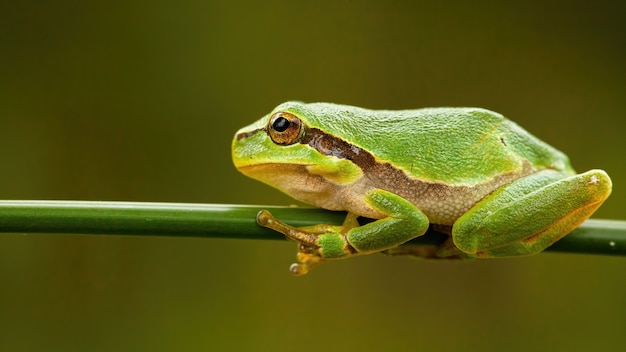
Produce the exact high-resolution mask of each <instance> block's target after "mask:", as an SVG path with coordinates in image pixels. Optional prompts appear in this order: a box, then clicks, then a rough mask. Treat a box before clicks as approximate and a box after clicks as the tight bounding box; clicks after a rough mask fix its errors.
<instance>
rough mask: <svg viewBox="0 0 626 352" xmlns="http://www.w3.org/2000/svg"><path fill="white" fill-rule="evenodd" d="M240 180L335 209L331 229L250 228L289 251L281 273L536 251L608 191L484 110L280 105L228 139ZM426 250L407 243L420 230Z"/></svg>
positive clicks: (270, 224)
mask: <svg viewBox="0 0 626 352" xmlns="http://www.w3.org/2000/svg"><path fill="white" fill-rule="evenodd" d="M232 160H233V163H234V165H235V167H236V168H237V169H238V170H239V171H240V172H241V173H243V174H244V175H246V176H248V177H251V178H253V179H256V180H258V181H261V182H263V183H265V184H267V185H269V186H271V187H274V188H276V189H278V190H280V191H282V192H284V193H286V194H287V195H289V196H291V197H292V198H294V199H296V200H298V201H300V202H302V203H305V204H309V205H313V206H316V207H320V208H324V209H328V210H332V211H345V212H346V213H347V215H346V217H345V220H344V221H343V223H342V224H341V225H337V224H316V225H312V226H306V227H293V226H291V225H288V224H286V223H284V222H282V221H280V220H279V219H276V218H275V217H274V216H273V215H272V214H271V213H270V212H269V211H267V210H261V211H260V212H259V213H258V215H257V218H256V222H257V223H258V224H259V225H260V226H263V227H266V228H269V229H271V230H274V231H277V232H280V233H282V234H284V235H285V236H286V237H287V238H288V239H291V240H294V241H296V242H297V243H298V250H297V255H296V258H297V262H296V263H294V264H292V265H291V267H290V271H291V272H292V273H293V274H294V275H304V274H306V273H308V272H309V270H310V269H311V268H313V267H315V266H317V265H319V264H320V263H323V262H326V261H329V260H334V259H341V258H349V257H354V256H358V255H364V254H370V253H385V254H390V255H412V256H416V257H422V258H428V259H482V258H502V257H516V256H525V255H532V254H537V253H540V252H542V251H543V250H544V249H546V248H548V247H549V246H550V245H552V244H553V243H555V242H556V241H558V240H559V239H561V238H563V237H564V236H566V235H567V234H568V233H570V232H571V231H572V230H574V229H575V228H576V227H578V226H579V225H580V224H581V223H582V222H584V221H585V220H586V219H587V218H589V217H590V216H591V215H592V214H593V213H594V212H595V211H596V209H598V207H600V205H601V204H602V203H603V202H604V201H605V200H606V199H607V197H608V196H609V195H610V193H611V189H612V182H611V179H610V177H609V176H608V174H607V173H606V172H605V171H604V170H601V169H592V170H589V171H587V172H583V173H577V172H576V171H574V169H573V167H572V165H571V163H570V161H569V158H568V156H567V155H565V154H564V153H563V152H561V151H559V150H557V149H556V148H554V147H552V146H550V145H549V144H547V143H546V142H543V141H542V140H540V139H539V138H537V137H535V136H534V135H532V134H530V133H529V132H527V131H526V130H525V129H523V128H522V127H520V126H519V125H518V124H516V123H515V122H513V121H512V120H510V119H508V118H506V117H504V116H503V115H501V114H499V113H496V112H494V111H490V110H487V109H483V108H472V107H432V108H421V109H405V110H372V109H366V108H361V107H357V106H350V105H341V104H334V103H303V102H299V101H288V102H285V103H282V104H280V105H278V106H277V107H276V108H274V109H273V110H272V111H271V112H270V113H269V114H267V115H265V116H263V117H262V118H261V119H259V120H257V121H256V122H254V123H252V124H251V125H249V126H246V127H243V128H241V129H240V130H238V131H237V132H236V134H235V136H234V138H233V141H232ZM429 228H430V229H432V230H434V231H436V232H440V233H442V234H445V240H443V242H441V243H438V244H436V245H410V244H406V243H407V242H409V241H411V240H413V239H415V238H417V237H419V236H422V235H424V234H425V233H426V232H427V230H428V229H429Z"/></svg>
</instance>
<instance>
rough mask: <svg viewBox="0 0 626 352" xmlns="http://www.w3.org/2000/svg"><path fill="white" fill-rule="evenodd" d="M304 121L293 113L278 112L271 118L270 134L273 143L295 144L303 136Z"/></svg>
mask: <svg viewBox="0 0 626 352" xmlns="http://www.w3.org/2000/svg"><path fill="white" fill-rule="evenodd" d="M303 130H304V129H303V126H302V121H300V119H299V118H298V117H297V116H296V115H294V114H291V113H288V112H277V113H275V114H274V115H272V117H271V118H270V123H269V125H268V132H269V135H270V138H272V141H274V143H276V144H280V145H289V144H294V143H297V142H299V141H300V138H301V137H302V135H303Z"/></svg>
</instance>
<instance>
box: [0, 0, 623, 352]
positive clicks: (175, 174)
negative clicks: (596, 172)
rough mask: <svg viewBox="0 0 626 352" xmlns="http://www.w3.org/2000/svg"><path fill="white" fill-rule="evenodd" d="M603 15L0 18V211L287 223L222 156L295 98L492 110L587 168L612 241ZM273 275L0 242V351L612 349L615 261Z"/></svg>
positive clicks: (607, 46) (618, 37)
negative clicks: (222, 216)
mask: <svg viewBox="0 0 626 352" xmlns="http://www.w3.org/2000/svg"><path fill="white" fill-rule="evenodd" d="M409 3H410V4H409ZM623 4H624V3H623V2H620V1H593V2H590V1H570V2H559V3H558V4H557V2H549V1H524V2H501V1H471V2H470V1H468V2H466V1H444V2H426V1H414V2H408V1H343V0H339V1H315V2H313V1H311V2H295V1H294V2H292V1H272V0H267V1H241V2H223V3H221V2H220V3H218V2H213V1H187V0H185V1H178V2H173V1H159V0H157V1H87V2H82V1H69V0H59V1H48V2H45V1H2V2H1V3H0V160H1V161H2V169H1V172H0V198H3V199H70V200H72V199H79V200H128V201H165V202H197V203H239V204H276V205H286V204H293V203H294V201H292V200H291V199H290V198H288V197H287V196H285V195H282V194H280V193H279V192H277V191H275V190H273V189H270V188H269V187H267V186H264V185H262V184H260V183H257V182H255V181H253V180H249V179H247V178H245V177H244V176H242V175H240V174H239V173H238V172H237V171H236V170H235V169H234V168H233V166H232V163H231V160H230V142H231V138H232V136H233V134H234V132H235V131H236V130H237V129H238V128H239V127H241V126H244V125H246V124H248V123H250V122H252V121H254V120H256V119H258V118H259V117H261V116H262V115H264V114H266V113H268V112H269V111H270V110H271V109H272V108H273V107H274V106H275V105H277V104H279V103H281V102H283V101H286V100H294V99H295V100H302V101H307V102H312V101H330V102H336V103H345V104H352V105H359V106H363V107H368V108H386V109H402V108H417V107H425V106H480V107H485V108H489V109H492V110H495V111H498V112H501V113H503V114H505V115H507V116H508V117H510V118H512V119H513V120H515V121H517V122H518V123H519V124H521V125H522V126H524V127H525V128H527V129H528V130H530V131H531V132H533V133H534V134H535V135H537V136H538V137H540V138H542V139H544V140H547V141H548V142H549V143H550V144H552V145H554V146H556V147H557V148H559V149H561V150H563V151H565V152H566V153H567V154H569V155H570V157H571V158H572V161H573V163H574V166H575V167H576V168H577V169H579V170H587V169H590V168H603V169H605V170H607V172H608V173H609V174H610V175H611V176H612V178H613V181H614V184H615V186H614V192H613V195H612V197H611V198H609V200H608V201H607V202H606V203H605V205H604V206H603V207H602V208H601V209H600V210H599V211H598V212H597V213H596V215H595V217H598V218H611V219H626V214H624V211H623V209H624V206H625V202H624V199H626V191H625V190H624V187H623V186H622V185H623V184H624V183H625V182H626V165H625V163H624V154H625V151H626V148H625V146H624V139H623V138H624V128H625V124H626V123H625V121H626V119H625V117H626V115H625V113H624V102H625V101H626V41H625V40H624V37H625V35H626V6H624V5H623ZM442 138H444V137H442ZM294 255H295V244H293V243H289V242H286V241H285V242H281V241H252V240H249V241H245V240H227V239H189V238H151V237H149V238H132V237H119V236H76V235H75V236H71V235H29V236H24V235H20V234H0V350H3V351H18V350H29V351H34V350H48V351H50V350H58V351H69V350H83V351H98V350H116V351H136V350H151V351H171V350H177V351H181V350H194V351H195V350H273V351H282V350H295V349H298V350H300V351H318V350H331V351H332V350H345V351H350V350H362V351H368V350H372V351H373V350H410V349H414V350H425V351H437V350H479V349H480V350H486V351H490V350H492V351H502V350H506V351H527V350H570V351H573V350H597V351H600V350H601V351H611V350H613V351H618V350H624V349H626V334H625V333H624V332H625V331H626V285H625V279H626V258H618V257H603V256H591V255H571V254H554V253H545V254H541V255H538V256H534V257H530V258H520V259H506V260H492V261H475V262H469V263H458V262H454V263H452V262H446V263H440V262H427V261H420V260H411V259H407V258H390V257H385V256H382V255H372V256H366V257H359V258H355V259H351V260H345V261H338V262H334V263H331V264H326V265H324V266H321V267H320V268H318V269H316V270H314V271H313V272H312V273H311V274H310V275H308V276H306V277H300V278H294V277H292V276H291V275H290V274H289V272H288V271H287V268H288V266H289V264H290V263H292V262H293V260H294Z"/></svg>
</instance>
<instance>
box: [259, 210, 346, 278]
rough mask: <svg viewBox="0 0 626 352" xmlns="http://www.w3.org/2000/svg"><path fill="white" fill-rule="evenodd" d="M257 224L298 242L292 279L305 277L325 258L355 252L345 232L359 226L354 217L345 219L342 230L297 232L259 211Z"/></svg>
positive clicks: (311, 228)
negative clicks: (300, 276)
mask: <svg viewBox="0 0 626 352" xmlns="http://www.w3.org/2000/svg"><path fill="white" fill-rule="evenodd" d="M257 223H258V224H259V225H261V226H263V227H267V228H269V229H272V230H274V231H277V232H280V233H282V234H284V235H285V237H287V238H288V239H290V240H294V241H297V242H298V253H297V255H296V258H297V260H298V262H297V263H294V264H292V265H291V267H290V268H289V270H290V271H291V273H292V274H294V275H304V274H306V273H308V272H309V270H310V269H311V268H313V267H314V266H317V265H319V264H321V263H323V262H324V261H325V259H324V258H332V259H335V258H344V257H346V256H350V255H353V254H355V252H356V251H355V249H354V248H353V247H352V246H351V245H350V244H349V243H348V240H347V239H346V232H347V231H349V229H351V228H352V227H354V226H358V222H357V221H356V216H355V215H349V216H348V217H346V221H345V222H344V224H343V226H335V225H326V224H319V225H314V226H307V227H300V228H297V227H293V226H290V225H287V224H285V223H283V222H281V221H279V220H277V219H276V218H275V217H274V216H273V215H272V214H270V212H268V211H267V210H261V211H260V212H259V213H258V214H257Z"/></svg>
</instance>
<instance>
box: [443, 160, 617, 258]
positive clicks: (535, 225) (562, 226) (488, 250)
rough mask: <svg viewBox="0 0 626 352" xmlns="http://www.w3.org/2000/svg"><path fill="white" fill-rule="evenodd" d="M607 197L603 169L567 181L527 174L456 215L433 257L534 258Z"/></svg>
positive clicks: (549, 174) (607, 182)
mask: <svg viewBox="0 0 626 352" xmlns="http://www.w3.org/2000/svg"><path fill="white" fill-rule="evenodd" d="M610 193H611V179H610V178H609V176H608V175H607V174H606V173H605V172H604V171H602V170H591V171H588V172H585V173H582V174H579V175H574V176H570V177H564V176H563V175H561V174H559V173H558V172H556V171H551V170H545V171H541V172H538V173H535V174H532V175H529V176H527V177H524V178H521V179H518V180H516V181H514V182H512V183H511V184H509V185H507V186H505V187H503V188H502V189H499V190H497V191H495V192H494V193H492V194H491V195H489V196H487V197H486V198H484V199H483V200H482V201H480V202H479V203H477V204H476V205H475V206H474V207H473V208H472V209H470V211H468V212H467V213H466V214H464V215H463V216H461V217H460V218H459V219H458V220H457V221H456V222H455V224H454V226H453V227H452V235H451V238H450V240H449V241H448V242H447V243H445V244H444V245H442V247H441V248H440V249H439V252H438V255H439V256H440V257H446V256H458V255H461V256H468V257H475V258H485V257H507V256H518V255H528V254H535V253H539V252H541V251H542V250H544V249H546V248H547V247H549V246H550V245H552V244H553V243H554V242H556V241H558V240H559V239H561V238H562V237H564V236H565V235H567V234H568V233H569V232H571V231H572V230H574V229H575V228H576V227H578V226H579V225H580V224H581V223H582V222H583V221H585V220H586V219H587V218H588V217H589V216H591V214H592V213H593V212H594V211H595V210H596V209H597V208H598V207H599V206H600V205H601V204H602V202H603V201H604V200H605V199H606V198H607V197H608V196H609V194H610ZM459 251H460V252H462V253H459Z"/></svg>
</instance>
